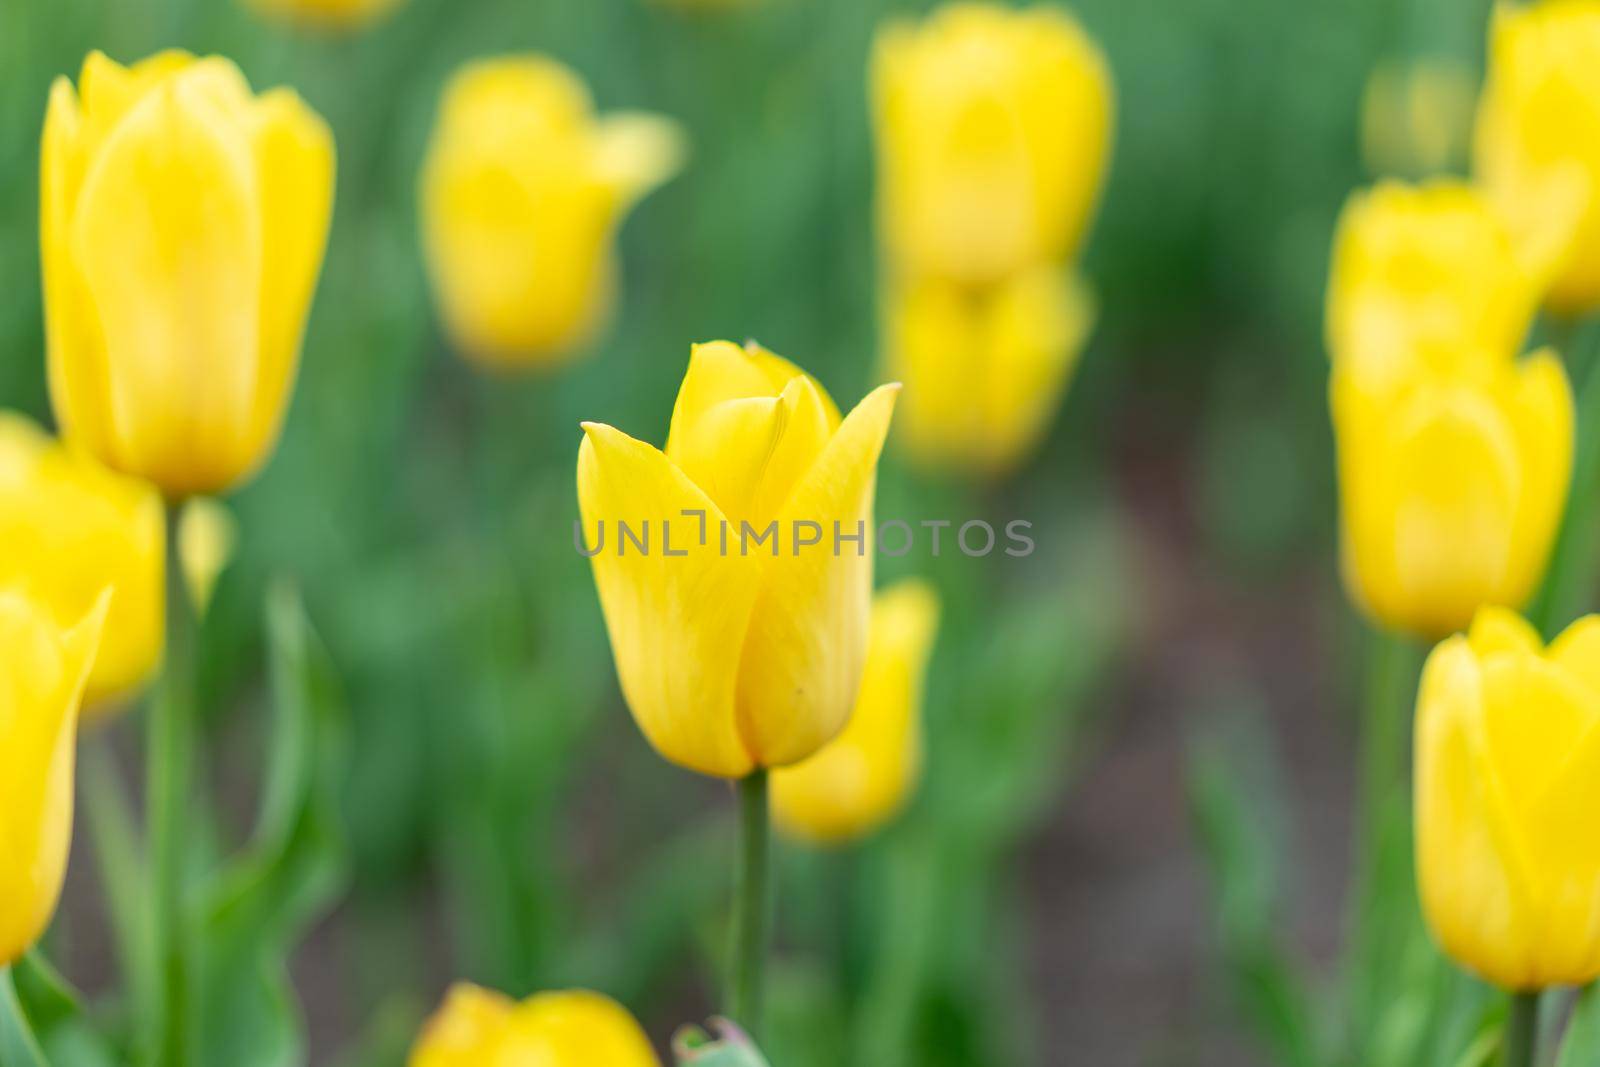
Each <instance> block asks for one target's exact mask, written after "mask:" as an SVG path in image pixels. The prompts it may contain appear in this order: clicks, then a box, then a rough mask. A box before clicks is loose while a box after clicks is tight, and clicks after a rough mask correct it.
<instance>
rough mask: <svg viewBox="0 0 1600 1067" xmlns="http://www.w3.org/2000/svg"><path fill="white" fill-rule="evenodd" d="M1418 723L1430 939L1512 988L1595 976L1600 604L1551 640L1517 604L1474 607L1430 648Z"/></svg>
mask: <svg viewBox="0 0 1600 1067" xmlns="http://www.w3.org/2000/svg"><path fill="white" fill-rule="evenodd" d="M1416 731H1417V734H1416V798H1417V799H1416V842H1417V844H1416V848H1417V853H1416V855H1417V878H1418V883H1419V888H1420V891H1421V896H1422V905H1423V911H1424V912H1425V913H1426V915H1427V919H1428V924H1429V926H1430V927H1431V928H1432V930H1433V934H1434V937H1435V938H1436V939H1437V940H1438V942H1439V944H1440V945H1441V946H1442V947H1443V948H1444V950H1445V951H1446V952H1447V953H1448V954H1449V955H1450V956H1452V957H1453V958H1454V959H1456V960H1457V961H1458V962H1459V963H1461V964H1462V965H1464V966H1466V967H1468V968H1470V969H1471V970H1473V971H1475V972H1477V973H1478V974H1479V975H1481V976H1482V977H1484V978H1486V979H1488V980H1489V981H1491V982H1493V983H1495V984H1496V985H1499V986H1501V987H1503V988H1505V989H1509V990H1517V991H1531V990H1536V989H1540V988H1543V987H1545V986H1550V985H1584V984H1586V983H1588V982H1590V981H1592V980H1594V979H1595V978H1596V977H1600V834H1597V833H1596V832H1595V813H1596V812H1597V811H1600V616H1595V615H1590V616H1589V617H1588V618H1585V619H1581V620H1579V621H1578V622H1576V623H1574V624H1573V625H1572V626H1571V627H1569V628H1568V629H1567V631H1566V633H1564V634H1562V635H1561V636H1560V637H1558V638H1557V639H1556V640H1555V641H1554V642H1552V643H1551V644H1550V646H1549V647H1548V648H1546V647H1545V646H1544V645H1543V644H1542V642H1541V641H1540V640H1539V636H1538V634H1537V633H1535V632H1534V630H1533V628H1532V627H1531V626H1529V625H1528V624H1527V623H1526V622H1524V621H1523V620H1522V619H1521V618H1520V617H1519V616H1517V615H1516V614H1514V613H1512V612H1510V611H1506V610H1504V609H1500V608H1486V609H1484V610H1483V611H1480V612H1479V613H1478V616H1477V618H1476V619H1475V620H1474V621H1473V624H1472V630H1471V632H1470V633H1469V634H1468V635H1467V636H1465V637H1461V636H1456V637H1452V638H1450V639H1449V640H1447V641H1445V642H1444V643H1442V644H1441V645H1439V646H1438V647H1437V648H1436V649H1434V651H1433V654H1432V655H1431V656H1430V657H1429V659H1428V665H1427V667H1426V669H1425V670H1424V671H1423V675H1422V690H1421V695H1420V697H1419V698H1418V702H1417V720H1416Z"/></svg>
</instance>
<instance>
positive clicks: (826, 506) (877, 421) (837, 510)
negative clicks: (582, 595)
mask: <svg viewBox="0 0 1600 1067" xmlns="http://www.w3.org/2000/svg"><path fill="white" fill-rule="evenodd" d="M898 389H899V387H898V386H896V385H885V386H880V387H879V388H877V389H875V390H874V391H873V392H871V393H869V394H868V395H867V397H866V398H865V399H864V400H862V401H861V403H860V404H859V405H858V406H857V407H856V409H855V410H854V411H852V412H851V413H850V414H849V415H848V416H847V417H845V418H844V419H843V420H841V419H840V417H839V413H838V409H837V408H835V406H834V404H833V401H832V400H831V399H830V398H829V397H828V395H827V393H826V392H824V391H823V389H822V387H821V386H820V385H818V384H817V382H816V381H814V380H813V379H812V378H811V377H810V376H809V375H807V374H805V373H804V372H802V371H801V370H800V369H799V368H797V367H796V366H794V364H792V363H790V362H789V361H788V360H785V359H782V358H780V357H778V356H775V355H773V354H772V353H770V352H767V351H765V350H764V349H761V348H759V347H757V346H754V345H752V346H747V347H744V348H741V347H739V346H738V345H734V344H730V343H728V342H726V341H716V342H712V343H710V344H702V345H696V346H695V347H694V351H693V354H692V356H691V358H690V361H689V370H688V373H687V374H686V375H685V376H684V379H683V385H682V386H681V387H680V389H679V391H678V399H677V403H676V405H675V406H674V408H673V412H672V424H671V429H670V431H669V433H668V436H667V446H666V450H665V451H664V452H663V451H661V450H659V449H656V448H654V447H653V446H651V445H648V444H646V443H644V442H643V441H638V440H635V439H634V438H632V437H629V436H628V435H626V434H624V433H622V432H621V431H620V430H616V429H613V428H612V427H610V426H606V425H603V424H600V423H585V424H584V440H583V444H582V447H581V449H580V451H579V455H578V503H579V508H580V511H581V514H582V523H583V531H584V538H585V544H586V546H587V549H588V550H592V551H593V552H594V555H593V557H592V559H591V560H590V562H591V563H592V565H593V567H594V575H595V584H596V585H597V587H598V588H599V593H600V604H601V607H602V608H603V609H604V613H605V619H606V627H607V630H608V631H609V633H610V636H611V648H612V652H613V654H614V656H615V658H616V663H617V674H618V676H619V678H620V680H621V683H622V692H623V695H624V696H625V697H626V699H627V702H628V706H629V708H630V709H631V710H632V712H633V716H634V718H635V719H636V720H637V721H638V723H639V726H640V728H641V729H642V730H643V731H644V734H645V736H646V737H647V738H649V740H650V742H651V744H653V745H654V746H655V748H656V749H657V751H659V752H660V753H661V754H662V755H663V756H664V757H666V758H667V759H669V760H671V761H672V762H674V763H677V764H680V765H682V766H684V767H687V768H689V769H691V770H695V771H699V772H702V773H704V774H712V775H718V776H721V777H725V778H742V777H744V776H745V775H747V774H749V773H750V772H751V771H753V770H755V769H756V768H758V767H781V766H784V765H787V764H790V763H796V762H799V761H800V760H803V759H805V758H806V757H807V756H810V755H811V754H812V753H814V752H816V751H817V749H819V748H821V747H822V746H823V745H824V744H826V743H827V742H828V741H829V740H831V739H832V738H833V737H834V735H836V734H837V733H838V732H839V731H840V729H842V728H843V726H844V724H845V721H846V720H847V719H848V718H849V715H850V712H851V709H852V708H853V707H854V706H855V701H856V691H857V688H858V686H859V684H860V680H861V671H862V665H863V661H864V659H865V655H866V643H867V625H868V617H869V611H870V605H871V598H872V546H871V538H872V528H873V517H872V515H873V507H872V504H873V492H874V488H875V484H876V474H877V463H878V456H879V453H880V452H881V450H882V447H883V440H884V436H885V435H886V434H887V432H888V429H889V420H890V416H891V415H892V413H893V410H894V402H895V394H896V393H897V392H898ZM620 523H627V524H631V527H632V528H633V529H634V531H635V532H637V531H638V530H639V528H640V527H641V526H643V525H648V528H649V532H648V535H649V536H650V537H651V538H652V540H651V543H650V549H649V550H648V551H640V550H639V548H638V546H637V545H635V544H633V543H630V542H628V541H627V540H625V539H623V537H622V536H621V534H622V531H621V528H620V526H619V524H620ZM746 526H748V529H749V536H748V537H747V536H745V527H746ZM769 526H770V527H771V528H772V530H771V533H772V539H768V540H763V541H754V540H752V538H755V537H758V536H760V535H761V534H763V533H766V532H767V530H768V527H769ZM836 532H837V533H839V534H842V535H843V536H845V537H855V536H857V535H860V536H861V538H862V539H861V540H860V541H846V542H839V541H836V539H835V536H836ZM724 534H726V538H725V537H724ZM813 535H815V540H813ZM802 541H803V542H806V543H804V544H802V543H801V542H802ZM669 549H670V554H669V551H668V550H669Z"/></svg>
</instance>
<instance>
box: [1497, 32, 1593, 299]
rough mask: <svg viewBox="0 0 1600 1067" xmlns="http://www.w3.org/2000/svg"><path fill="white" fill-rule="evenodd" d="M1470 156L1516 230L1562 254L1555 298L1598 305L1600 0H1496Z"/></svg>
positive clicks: (1552, 292)
mask: <svg viewBox="0 0 1600 1067" xmlns="http://www.w3.org/2000/svg"><path fill="white" fill-rule="evenodd" d="M1474 156H1475V171H1476V174H1477V176H1478V178H1479V180H1480V181H1482V182H1483V183H1484V185H1485V187H1486V188H1487V189H1488V191H1489V193H1490V194H1491V195H1492V196H1493V197H1494V199H1495V201H1496V202H1497V203H1498V204H1499V205H1500V206H1501V208H1502V210H1504V211H1506V212H1507V214H1508V215H1509V216H1510V217H1511V218H1512V219H1513V222H1514V225H1515V226H1516V227H1517V229H1518V231H1519V236H1520V237H1521V238H1522V239H1524V240H1526V241H1528V242H1531V243H1533V244H1536V245H1544V246H1549V247H1551V248H1552V249H1553V251H1554V252H1555V253H1557V263H1558V269H1557V271H1556V274H1555V278H1554V284H1553V287H1552V288H1551V290H1550V293H1549V297H1548V303H1549V304H1550V306H1551V307H1553V308H1554V309H1556V310H1558V311H1563V312H1567V313H1577V312H1581V311H1584V310H1586V309H1589V308H1593V307H1595V306H1596V305H1597V304H1600V0H1545V2H1543V3H1537V4H1512V3H1499V4H1497V5H1496V7H1495V13H1494V24H1493V28H1492V31H1491V34H1490V41H1489V69H1488V77H1487V79H1486V81H1485V83H1484V90H1483V95H1482V97H1481V98H1480V100H1479V104H1478V122H1477V131H1476V135H1475V144H1474Z"/></svg>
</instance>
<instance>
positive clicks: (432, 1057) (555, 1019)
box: [408, 984, 660, 1067]
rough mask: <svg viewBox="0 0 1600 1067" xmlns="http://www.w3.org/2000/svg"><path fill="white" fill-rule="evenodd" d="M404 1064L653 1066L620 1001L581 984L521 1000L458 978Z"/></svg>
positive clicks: (432, 1066)
mask: <svg viewBox="0 0 1600 1067" xmlns="http://www.w3.org/2000/svg"><path fill="white" fill-rule="evenodd" d="M408 1063H409V1067H491V1065H495V1064H503V1065H506V1067H510V1065H513V1064H527V1065H529V1067H533V1065H537V1067H659V1065H660V1061H659V1060H658V1059H657V1058H656V1054H655V1052H654V1051H653V1050H652V1049H651V1047H650V1041H649V1039H648V1038H646V1036H645V1033H644V1031H643V1030H642V1029H641V1028H640V1027H639V1024H638V1023H637V1022H636V1021H634V1018H633V1016H632V1015H629V1014H628V1011H627V1009H625V1008H623V1007H622V1005H620V1004H618V1003H617V1002H616V1001H614V1000H612V999H610V998H609V997H604V996H601V995H600V994H598V993H590V992H586V991H583V990H571V991H567V992H561V993H539V994H537V995H535V996H532V997H529V998H528V999H527V1000H525V1001H523V1002H522V1003H520V1004H519V1003H517V1002H516V1001H513V1000H512V999H511V998H510V997H507V996H503V995H501V994H499V993H495V992H493V991H491V990H487V989H481V988H479V987H477V986H473V985H466V984H461V985H457V986H454V987H453V988H451V990H450V992H449V993H448V994H447V995H446V997H445V1002H444V1006H443V1007H441V1008H440V1009H439V1011H438V1013H437V1014H436V1015H434V1017H433V1018H432V1019H431V1020H429V1022H428V1024H427V1026H426V1027H425V1028H424V1029H423V1031H422V1034H421V1036H420V1037H419V1038H418V1039H417V1043H416V1046H415V1047H414V1048H413V1049H412V1050H411V1058H410V1060H409V1061H408Z"/></svg>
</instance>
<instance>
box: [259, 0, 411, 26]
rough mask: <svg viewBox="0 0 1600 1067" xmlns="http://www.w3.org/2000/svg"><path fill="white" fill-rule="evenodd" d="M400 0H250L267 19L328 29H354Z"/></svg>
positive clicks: (394, 6) (378, 15) (395, 5)
mask: <svg viewBox="0 0 1600 1067" xmlns="http://www.w3.org/2000/svg"><path fill="white" fill-rule="evenodd" d="M401 2H402V0H250V6H251V7H253V8H255V9H256V10H257V11H259V12H261V14H263V15H266V16H267V17H269V18H274V19H281V20H283V21H286V22H292V23H298V24H301V25H305V26H317V27H321V28H324V29H331V30H353V29H357V28H359V27H362V26H366V25H368V24H370V23H372V22H375V21H377V20H378V19H380V18H382V17H383V16H384V15H387V14H388V13H389V12H390V11H392V10H393V9H394V8H396V7H398V6H399V5H400V3H401Z"/></svg>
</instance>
